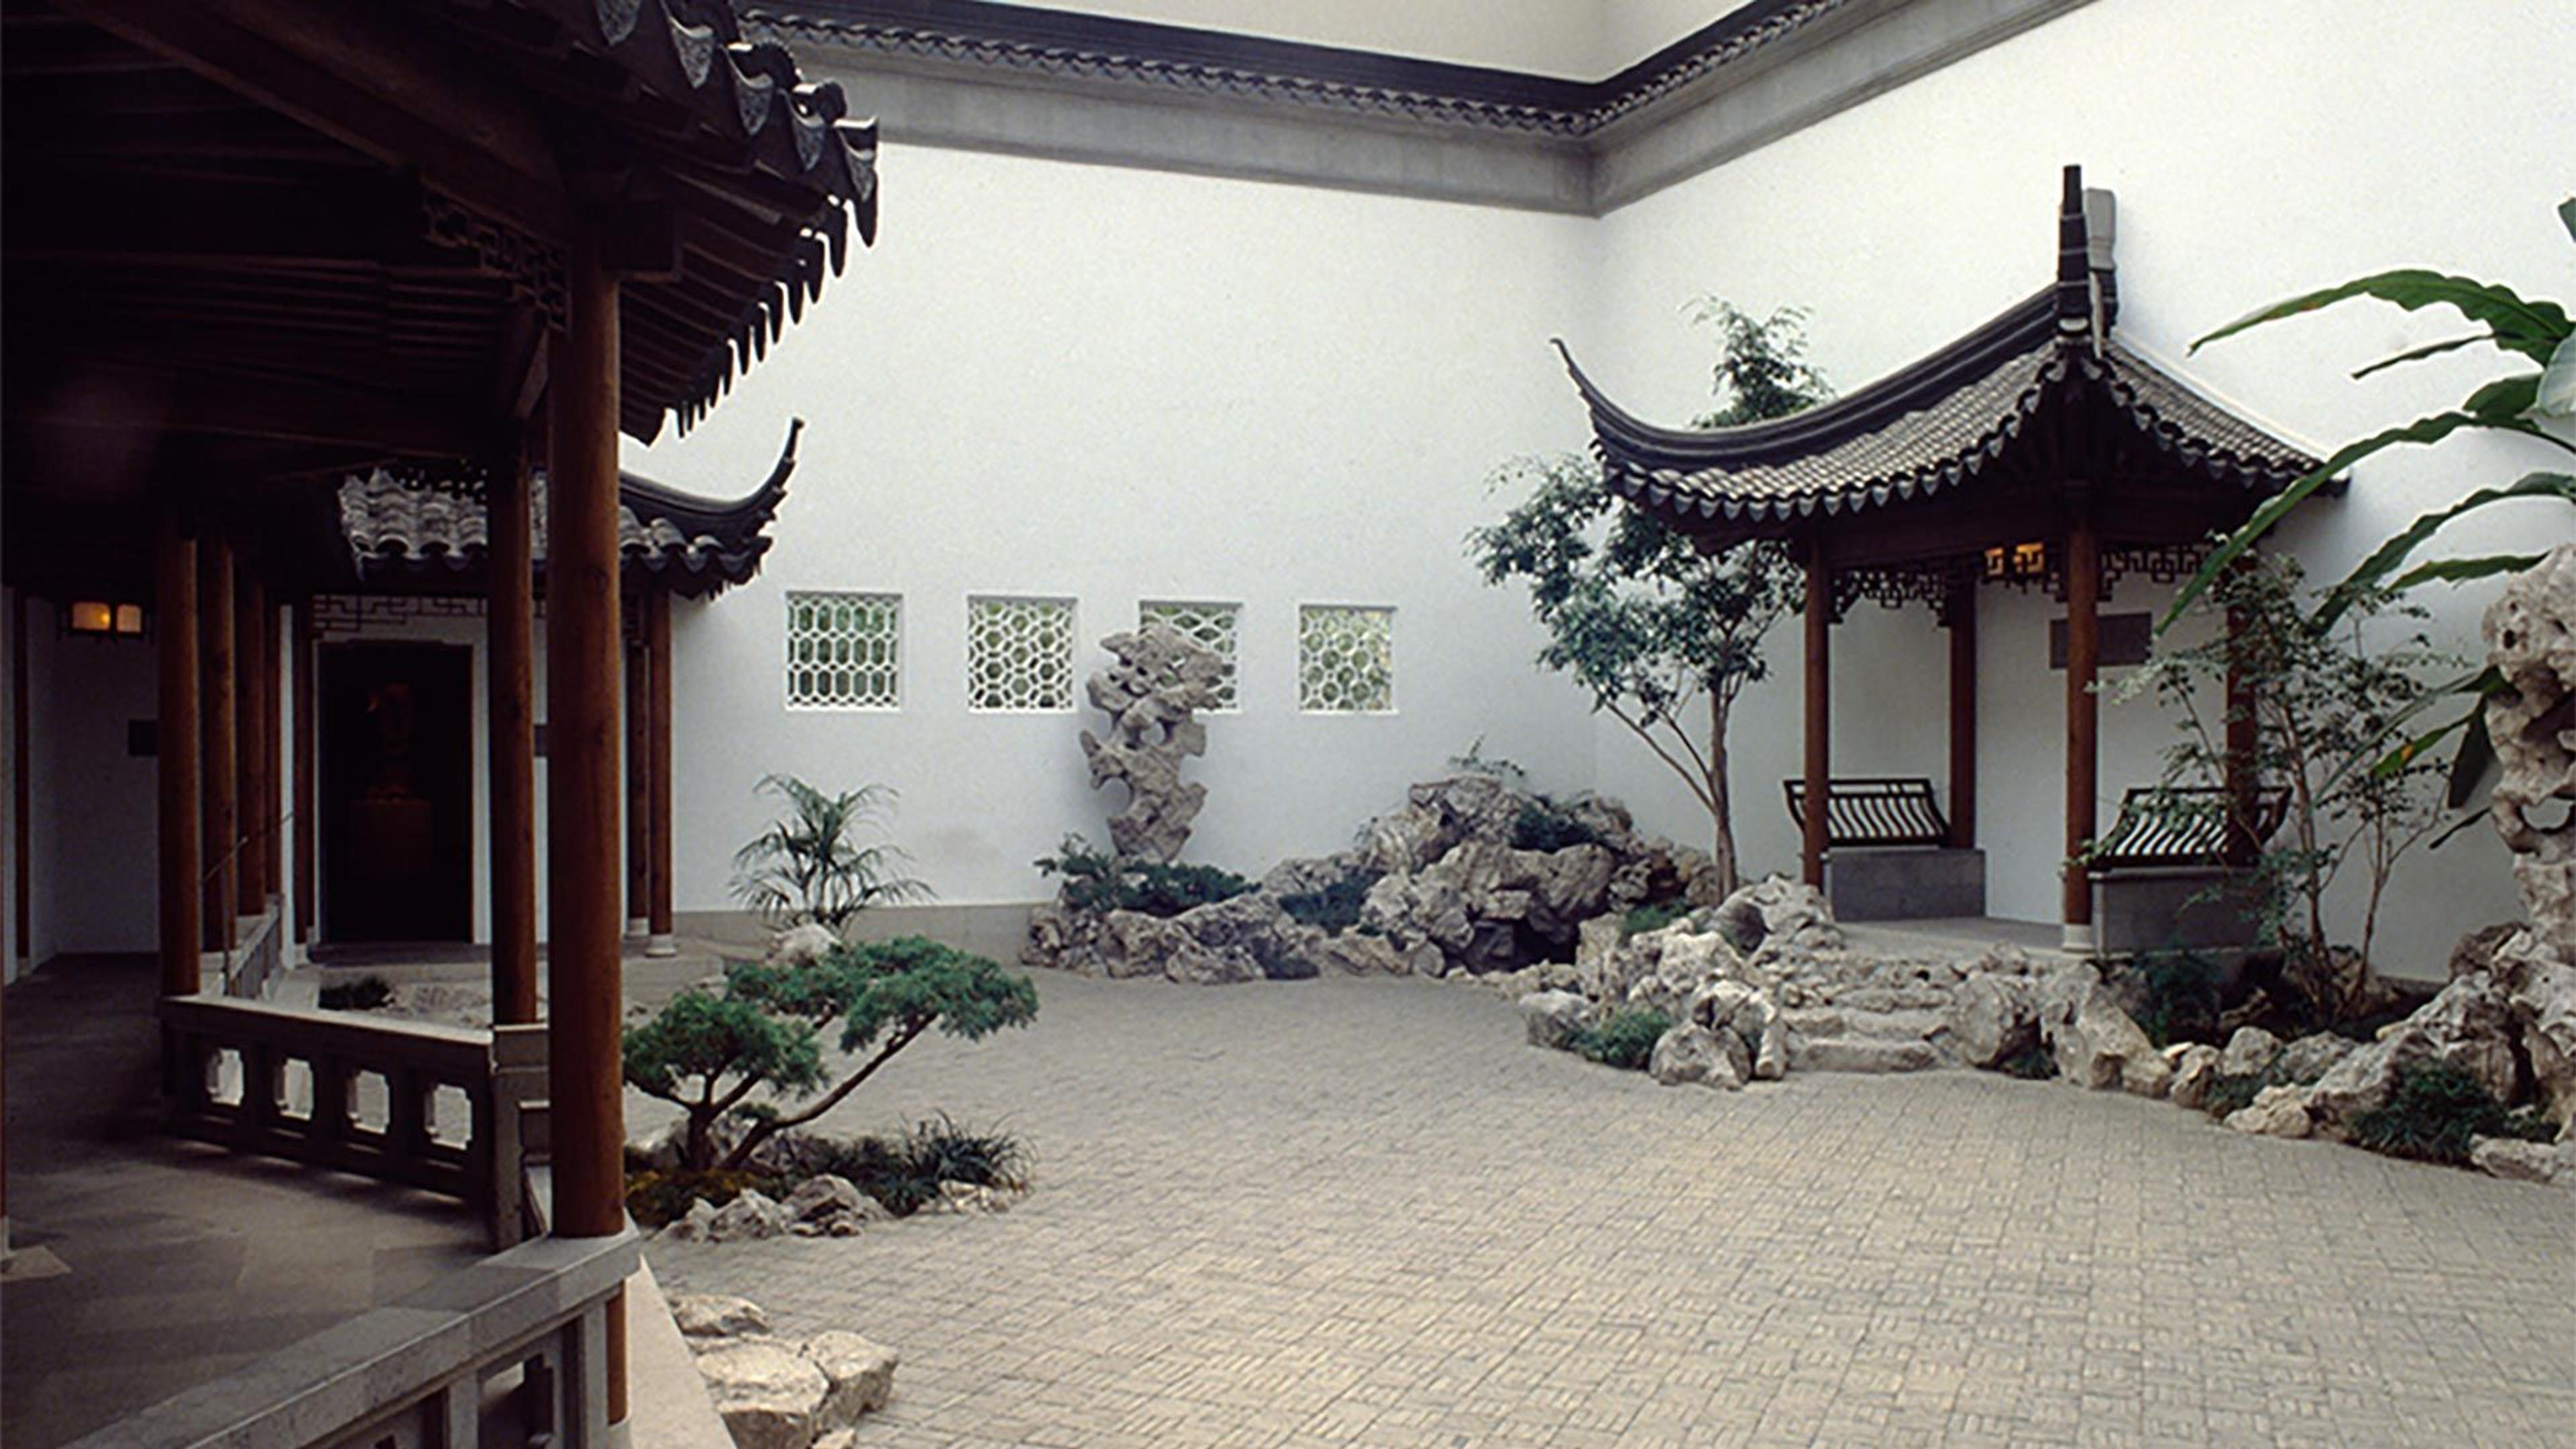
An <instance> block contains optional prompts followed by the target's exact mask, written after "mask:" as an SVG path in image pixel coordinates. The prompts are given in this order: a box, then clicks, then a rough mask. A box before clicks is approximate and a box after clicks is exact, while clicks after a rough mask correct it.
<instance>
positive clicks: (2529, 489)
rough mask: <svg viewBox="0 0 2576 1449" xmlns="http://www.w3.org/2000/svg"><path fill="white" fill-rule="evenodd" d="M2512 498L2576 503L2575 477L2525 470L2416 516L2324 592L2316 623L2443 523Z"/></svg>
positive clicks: (2372, 584)
mask: <svg viewBox="0 0 2576 1449" xmlns="http://www.w3.org/2000/svg"><path fill="white" fill-rule="evenodd" d="M2515 498H2560V499H2564V500H2566V501H2567V502H2569V503H2571V504H2576V477H2570V476H2569V475H2567V474H2565V473H2525V474H2524V475H2522V476H2521V477H2520V478H2517V479H2515V480H2514V481H2513V482H2511V483H2509V484H2507V485H2506V486H2504V487H2502V488H2481V489H2478V490H2477V491H2476V492H2474V493H2471V494H2470V495H2469V496H2467V497H2466V498H2463V499H2461V500H2460V501H2459V502H2457V503H2454V504H2452V505H2451V506H2450V507H2448V508H2442V509H2436V510H2435V511H2433V512H2431V513H2427V514H2424V515H2423V516H2421V517H2419V518H2417V519H2416V520H2415V521H2414V522H2413V523H2410V524H2408V525H2406V527H2404V528H2402V529H2400V530H2398V531H2397V532H2396V533H2393V534H2391V535H2389V538H2388V541H2387V542H2386V543H2383V544H2381V545H2380V546H2379V547H2378V548H2377V549H2375V550H2373V551H2372V552H2371V555H2370V557H2368V558H2366V559H2363V560H2362V561H2361V563H2360V565H2359V566H2358V567H2356V568H2354V569H2353V571H2352V572H2351V573H2349V574H2346V575H2345V576H2344V579H2343V582H2341V583H2339V584H2337V585H2335V586H2334V588H2333V589H2331V590H2329V591H2328V592H2327V594H2326V597H2325V601H2324V602H2323V603H2321V604H2319V605H2318V606H2317V615H2316V619H2315V623H2316V626H2317V627H2318V628H2320V629H2322V628H2326V627H2327V626H2329V625H2331V624H2333V623H2334V622H2335V621H2336V620H2337V619H2340V618H2342V617H2343V614H2344V611H2345V610H2347V609H2350V608H2351V607H2352V606H2353V604H2354V602H2355V601H2356V600H2358V599H2359V598H2360V597H2361V596H2362V595H2363V594H2365V593H2367V592H2369V591H2370V590H2371V589H2373V588H2376V587H2377V586H2378V584H2379V581H2380V580H2382V579H2384V578H2386V577H2388V575H2389V574H2390V573H2391V572H2393V571H2395V569H2396V568H2397V566H2398V565H2400V564H2402V563H2404V562H2406V556H2407V555H2408V554H2410V553H2413V552H2414V551H2415V548H2416V546H2417V545H2418V544H2421V543H2422V542H2424V540H2426V539H2428V538H2431V537H2432V536H2433V535H2434V534H2435V533H2436V532H2437V531H2439V530H2440V529H2441V527H2442V525H2443V524H2446V523H2448V522H2450V521H2451V520H2452V519H2454V518H2457V517H2459V516H2460V515H2461V514H2463V513H2468V512H2471V511H2473V510H2476V509H2479V508H2484V507H2485V506H2487V505H2488V504H2490V503H2502V502H2505V501H2507V500H2509V499H2515ZM2458 562H2466V561H2458ZM2486 562H2492V560H2488V561H2486ZM2488 572H2495V570H2492V569H2490V570H2488Z"/></svg>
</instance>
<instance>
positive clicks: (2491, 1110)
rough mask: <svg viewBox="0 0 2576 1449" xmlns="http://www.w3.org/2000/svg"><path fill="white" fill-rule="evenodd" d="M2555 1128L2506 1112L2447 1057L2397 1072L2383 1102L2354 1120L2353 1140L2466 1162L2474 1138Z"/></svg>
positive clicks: (2538, 1133)
mask: <svg viewBox="0 0 2576 1449" xmlns="http://www.w3.org/2000/svg"><path fill="white" fill-rule="evenodd" d="M2555 1133H2556V1129H2554V1128H2553V1127H2551V1126H2550V1124H2549V1123H2548V1121H2547V1120H2546V1119H2544V1118H2542V1117H2541V1116H2540V1114H2538V1113H2536V1112H2532V1111H2530V1110H2528V1109H2526V1110H2523V1111H2520V1112H2508V1111H2506V1110H2505V1108H2504V1105H2503V1104H2502V1103H2500V1102H2498V1101H2497V1100H2496V1099H2495V1098H2494V1097H2493V1096H2492V1095H2490V1094H2489V1093H2488V1091H2487V1089H2486V1088H2485V1087H2483V1086H2480V1085H2479V1084H2478V1080H2477V1078H2475V1077H2472V1076H2470V1075H2469V1074H2468V1073H2466V1072H2464V1071H2461V1070H2460V1069H2459V1068H2458V1067H2455V1066H2452V1065H2451V1064H2450V1063H2448V1062H2432V1063H2428V1064H2426V1065H2424V1066H2420V1067H2414V1068H2410V1069H2409V1070H2407V1071H2406V1072H2405V1073H2404V1074H2402V1075H2400V1076H2399V1077H2398V1079H2397V1089H2396V1090H2395V1091H2394V1092H2392V1093H2390V1094H2389V1098H2388V1102H2387V1105H2385V1106H2382V1107H2379V1108H2377V1109H2375V1110H2372V1111H2369V1112H2364V1113H2362V1114H2361V1115H2360V1116H2358V1117H2356V1118H2354V1119H2353V1121H2352V1140H2353V1142H2354V1143H2355V1145H2357V1146H2362V1147H2367V1148H2369V1149H2370V1150H2371V1151H2373V1152H2385V1153H2387V1154H2388V1155H2389V1156H2391V1157H2414V1158H2421V1159H2423V1160H2425V1161H2428V1162H2449V1163H2465V1162H2467V1161H2468V1160H2469V1139H2470V1138H2472V1137H2520V1138H2525V1139H2527V1140H2530V1141H2533V1142H2546V1141H2548V1140H2549V1139H2550V1138H2551V1137H2552V1136H2554V1135H2555Z"/></svg>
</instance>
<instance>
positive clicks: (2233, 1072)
mask: <svg viewBox="0 0 2576 1449" xmlns="http://www.w3.org/2000/svg"><path fill="white" fill-rule="evenodd" d="M2280 1055H2281V1039H2280V1038H2279V1037H2277V1036H2274V1035H2272V1034H2271V1033H2270V1032H2268V1031H2265V1030H2264V1029H2263V1028H2261V1027H2259V1026H2240V1027H2238V1028H2236V1034H2235V1035H2234V1036H2231V1037H2229V1038H2228V1039H2227V1047H2226V1050H2225V1051H2224V1052H2222V1053H2221V1054H2220V1056H2219V1058H2218V1072H2219V1075H2220V1076H2225V1077H2255V1076H2261V1075H2262V1074H2263V1073H2264V1072H2267V1071H2269V1070H2271V1067H2272V1062H2273V1059H2274V1058H2276V1057H2278V1056H2280Z"/></svg>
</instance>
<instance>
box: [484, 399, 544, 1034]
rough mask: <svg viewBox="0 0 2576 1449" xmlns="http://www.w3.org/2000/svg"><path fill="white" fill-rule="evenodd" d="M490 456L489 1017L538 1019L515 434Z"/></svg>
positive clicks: (531, 632)
mask: <svg viewBox="0 0 2576 1449" xmlns="http://www.w3.org/2000/svg"><path fill="white" fill-rule="evenodd" d="M510 434H511V435H510V437H509V438H508V439H507V440H506V441H505V443H504V444H503V445H502V446H499V447H496V448H494V449H493V456H492V467H491V469H490V481H489V482H488V483H487V484H486V485H485V496H486V500H487V507H486V512H487V516H488V518H489V520H490V522H489V525H488V527H489V530H490V541H489V542H488V543H487V544H486V545H485V552H484V559H485V573H486V577H487V587H488V588H489V590H490V594H491V597H490V601H489V604H488V607H487V608H486V609H485V611H484V627H485V629H486V630H487V631H488V639H487V644H486V648H485V650H484V662H485V665H486V667H487V669H488V670H489V673H490V677H489V679H488V681H487V682H486V685H485V696H484V698H485V707H486V709H487V710H488V711H489V712H490V715H491V719H490V748H491V754H492V760H491V775H492V1013H493V1015H492V1019H493V1020H494V1021H496V1022H499V1023H502V1024H504V1025H524V1024H527V1023H531V1022H534V1021H535V1020H536V1019H537V763H536V708H535V701H534V688H533V682H532V676H533V674H534V671H535V657H536V634H535V631H536V601H535V589H534V576H535V569H534V566H533V558H532V554H533V550H534V540H533V538H532V533H533V527H532V521H531V519H530V516H529V511H528V508H529V501H528V466H527V461H526V458H525V455H524V451H523V449H522V448H521V446H520V439H519V437H518V430H517V429H515V428H514V429H511V430H510Z"/></svg>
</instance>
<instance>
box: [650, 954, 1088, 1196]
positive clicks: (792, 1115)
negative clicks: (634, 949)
mask: <svg viewBox="0 0 2576 1449" xmlns="http://www.w3.org/2000/svg"><path fill="white" fill-rule="evenodd" d="M1037 1008H1038V1003H1037V988H1036V987H1034V986H1032V985H1031V984H1030V983H1029V979H1028V978H1027V977H1025V976H1013V975H1009V974H1006V973H1005V972H1004V971H1003V970H1002V968H1001V967H1000V966H998V965H996V964H994V963H993V962H991V961H989V960H986V959H984V958H983V957H981V956H970V955H967V954H966V953H964V952H962V951H957V950H953V949H951V948H950V947H947V946H943V945H940V944H939V943H937V942H935V941H929V940H924V939H922V938H921V937H918V936H906V937H903V938H901V939H898V940H893V941H884V942H876V943H872V944H868V945H861V946H848V945H844V946H839V947H836V948H834V949H833V950H832V951H831V952H830V953H829V954H827V955H826V956H824V957H823V959H821V960H819V961H815V962H811V963H802V964H786V963H778V964H772V963H766V962H744V963H740V964H737V965H735V966H734V967H733V968H732V969H731V970H730V971H728V972H727V973H726V983H725V989H724V991H723V992H722V993H721V994H719V993H714V992H708V991H701V990H696V989H692V990H689V991H684V992H682V993H680V995H678V996H677V997H675V998H673V999H672V1001H671V1003H670V1005H668V1006H666V1007H664V1008H663V1009H662V1010H661V1011H660V1012H659V1013H657V1014H656V1015H655V1016H654V1017H653V1018H652V1019H651V1020H649V1021H647V1022H645V1023H643V1024H642V1025H640V1026H634V1027H629V1028H627V1030H626V1033H625V1038H624V1056H625V1068H626V1080H627V1081H628V1082H629V1083H631V1084H632V1085H633V1086H634V1087H635V1088H636V1089H637V1090H639V1091H642V1092H644V1093H646V1094H648V1095H650V1096H655V1097H659V1098H661V1099H663V1100H664V1101H667V1102H673V1103H676V1104H678V1105H679V1106H680V1107H681V1108H683V1109H684V1110H685V1111H686V1112H687V1114H688V1119H687V1120H688V1131H687V1137H686V1139H685V1143H684V1146H683V1149H682V1160H683V1162H684V1163H685V1164H686V1165H687V1166H688V1167H690V1168H692V1169H705V1168H710V1167H726V1168H733V1167H739V1166H740V1165H741V1164H742V1163H744V1162H745V1161H747V1160H748V1159H749V1158H750V1156H751V1154H752V1152H753V1151H754V1150H755V1149H757V1148H758V1147H759V1146H760V1144H761V1143H762V1142H765V1141H767V1140H768V1139H769V1138H770V1137H771V1136H772V1135H774V1134H776V1133H778V1132H780V1131H783V1130H785V1129H786V1128H790V1127H800V1126H803V1125H804V1124H805V1123H807V1122H810V1121H812V1120H814V1119H815V1118H817V1117H819V1116H821V1115H823V1113H825V1112H827V1111H830V1110H831V1109H832V1108H833V1107H835V1106H837V1105H839V1104H840V1102H841V1101H842V1100H843V1099H844V1098H846V1097H847V1096H848V1095H849V1094H850V1093H851V1092H852V1091H854V1090H856V1089H857V1087H858V1086H859V1084H860V1083H861V1082H864V1081H866V1080H867V1079H868V1078H869V1077H871V1076H873V1075H875V1073H876V1071H877V1069H878V1068H880V1067H882V1066H884V1065H885V1063H886V1062H887V1061H888V1060H889V1059H891V1058H892V1057H893V1056H894V1054H895V1053H897V1052H899V1051H901V1050H903V1048H905V1047H907V1046H909V1045H911V1044H912V1042H913V1041H914V1040H915V1039H916V1038H918V1037H919V1036H920V1035H921V1034H922V1033H924V1032H926V1031H928V1030H930V1029H931V1028H932V1027H934V1026H936V1027H937V1028H938V1029H939V1030H941V1031H942V1032H944V1033H946V1034H948V1035H950V1036H955V1037H962V1038H964V1039H966V1040H969V1041H973V1040H978V1039H980V1038H982V1037H985V1036H988V1035H990V1034H992V1033H993V1032H996V1031H999V1030H1001V1029H1003V1028H1005V1027H1013V1026H1025V1025H1027V1024H1028V1023H1029V1022H1030V1021H1031V1020H1032V1019H1034V1018H1035V1017H1036V1015H1037ZM834 1025H838V1026H839V1028H840V1042H839V1049H840V1050H841V1051H842V1052H845V1053H867V1054H868V1055H866V1056H865V1058H864V1059H863V1060H862V1061H861V1062H860V1063H859V1064H858V1066H857V1067H856V1068H855V1070H852V1071H850V1072H849V1073H848V1075H846V1076H843V1077H841V1078H840V1080H839V1081H838V1082H837V1083H836V1084H833V1083H832V1077H833V1071H834V1070H837V1069H827V1068H826V1067H825V1065H824V1062H823V1057H822V1046H821V1036H822V1033H823V1032H824V1031H826V1030H828V1029H829V1028H831V1027H833V1026H834ZM827 1084H831V1085H829V1086H828V1089H826V1088H827ZM764 1090H765V1091H767V1092H769V1093H771V1097H770V1098H768V1099H766V1100H754V1099H753V1098H752V1096H751V1094H752V1093H753V1092H755V1091H764ZM817 1092H820V1093H821V1095H820V1096H819V1097H816V1096H815V1094H816V1093H817ZM782 1097H783V1098H785V1099H788V1100H798V1101H801V1100H803V1099H806V1098H813V1099H814V1100H812V1101H811V1102H810V1103H808V1104H807V1105H805V1106H802V1107H800V1108H798V1109H796V1110H794V1111H792V1112H791V1111H787V1110H785V1109H784V1108H783V1107H782V1106H781V1102H780V1100H779V1099H780V1098H782ZM728 1115H732V1116H736V1117H739V1118H744V1119H747V1120H748V1121H749V1123H750V1126H749V1130H748V1131H747V1132H745V1133H744V1134H743V1136H742V1138H741V1139H740V1140H739V1141H738V1142H737V1143H736V1144H735V1145H734V1147H733V1149H732V1150H731V1151H730V1152H728V1153H726V1154H725V1156H724V1159H723V1161H721V1162H719V1161H717V1160H716V1151H715V1129H716V1124H717V1123H718V1122H720V1121H721V1120H723V1119H724V1118H725V1117H726V1116H728Z"/></svg>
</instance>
